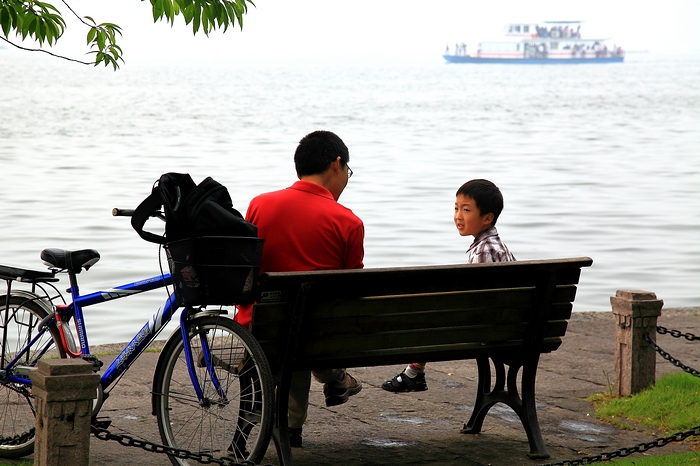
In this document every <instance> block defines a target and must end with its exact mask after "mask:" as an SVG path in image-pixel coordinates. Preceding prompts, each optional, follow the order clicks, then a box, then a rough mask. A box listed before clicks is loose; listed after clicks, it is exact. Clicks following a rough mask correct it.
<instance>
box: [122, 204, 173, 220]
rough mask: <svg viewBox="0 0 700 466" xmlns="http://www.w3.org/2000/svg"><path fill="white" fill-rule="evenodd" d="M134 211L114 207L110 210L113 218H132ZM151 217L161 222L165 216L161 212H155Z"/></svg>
mask: <svg viewBox="0 0 700 466" xmlns="http://www.w3.org/2000/svg"><path fill="white" fill-rule="evenodd" d="M134 211H135V210H134V209H120V208H119V207H115V208H114V209H112V216H113V217H133V215H134ZM151 217H155V218H159V219H161V220H162V221H165V215H163V212H161V211H157V212H153V213H152V214H151Z"/></svg>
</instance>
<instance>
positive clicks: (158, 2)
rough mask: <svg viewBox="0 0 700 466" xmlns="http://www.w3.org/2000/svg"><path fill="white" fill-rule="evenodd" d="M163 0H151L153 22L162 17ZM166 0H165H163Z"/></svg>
mask: <svg viewBox="0 0 700 466" xmlns="http://www.w3.org/2000/svg"><path fill="white" fill-rule="evenodd" d="M163 1H164V0H151V5H152V6H153V22H154V23H155V22H156V21H158V20H159V19H160V18H162V17H163V11H164V10H163ZM165 1H167V0H165Z"/></svg>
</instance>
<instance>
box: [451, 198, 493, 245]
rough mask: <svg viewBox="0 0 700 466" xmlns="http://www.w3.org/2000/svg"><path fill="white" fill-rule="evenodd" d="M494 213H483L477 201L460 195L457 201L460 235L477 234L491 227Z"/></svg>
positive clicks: (457, 222) (456, 221) (456, 212)
mask: <svg viewBox="0 0 700 466" xmlns="http://www.w3.org/2000/svg"><path fill="white" fill-rule="evenodd" d="M492 222H493V213H490V212H489V213H488V214H486V215H481V212H480V211H479V208H478V207H477V206H476V201H475V200H474V199H473V198H471V197H469V196H463V195H461V194H460V195H459V196H457V200H456V201H455V225H456V226H457V231H458V232H459V234H460V236H476V235H478V234H479V233H481V232H482V231H484V230H486V229H488V228H490V227H491V223H492Z"/></svg>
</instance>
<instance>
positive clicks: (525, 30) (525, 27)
mask: <svg viewBox="0 0 700 466" xmlns="http://www.w3.org/2000/svg"><path fill="white" fill-rule="evenodd" d="M523 32H530V26H529V25H527V24H526V25H525V26H523Z"/></svg>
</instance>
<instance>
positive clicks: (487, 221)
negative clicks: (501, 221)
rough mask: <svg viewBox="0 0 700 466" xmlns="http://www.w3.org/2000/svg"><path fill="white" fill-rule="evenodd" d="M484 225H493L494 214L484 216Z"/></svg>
mask: <svg viewBox="0 0 700 466" xmlns="http://www.w3.org/2000/svg"><path fill="white" fill-rule="evenodd" d="M484 224H485V225H486V224H488V225H493V212H489V213H488V214H486V215H484Z"/></svg>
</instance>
